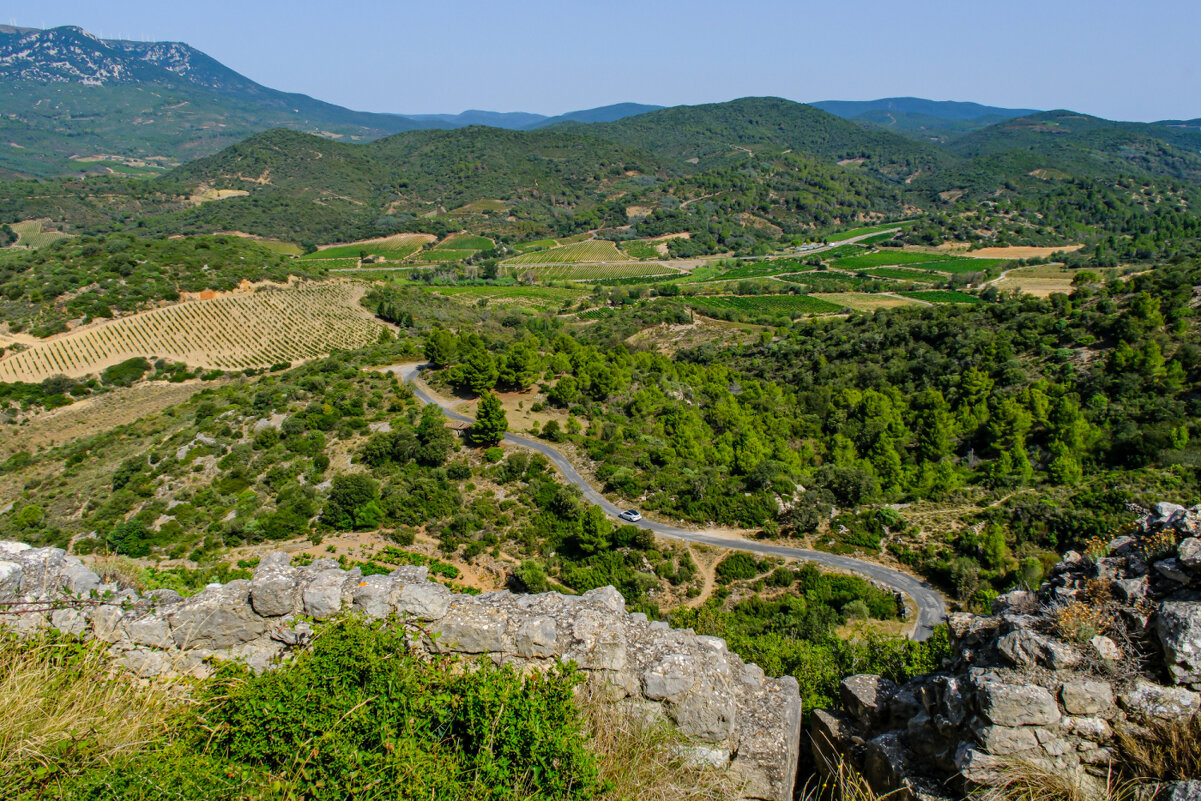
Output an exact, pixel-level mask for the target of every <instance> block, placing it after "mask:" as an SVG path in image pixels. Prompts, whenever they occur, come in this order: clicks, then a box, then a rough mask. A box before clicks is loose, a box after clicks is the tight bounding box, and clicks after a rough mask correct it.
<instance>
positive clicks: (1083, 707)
mask: <svg viewBox="0 0 1201 801" xmlns="http://www.w3.org/2000/svg"><path fill="white" fill-rule="evenodd" d="M1059 699H1060V700H1061V701H1062V702H1063V708H1064V710H1066V711H1067V713H1068V714H1069V715H1096V714H1101V713H1112V712H1113V688H1112V687H1110V686H1109V684H1107V683H1106V682H1103V681H1087V680H1081V681H1069V682H1066V683H1065V684H1064V685H1063V687H1062V688H1061V689H1060V691H1059Z"/></svg>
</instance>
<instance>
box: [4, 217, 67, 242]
mask: <svg viewBox="0 0 1201 801" xmlns="http://www.w3.org/2000/svg"><path fill="white" fill-rule="evenodd" d="M9 227H10V228H12V229H13V233H15V234H16V235H17V241H16V242H15V243H13V244H14V246H16V247H25V248H40V247H44V246H46V245H49V244H50V243H52V242H57V241H58V240H60V239H67V238H68V237H69V236H70V234H64V233H61V232H59V231H49V230H46V227H45V225H44V224H43V222H42V220H26V221H25V222H18V223H13V224H12V225H10V226H9Z"/></svg>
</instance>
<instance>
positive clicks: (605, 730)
mask: <svg viewBox="0 0 1201 801" xmlns="http://www.w3.org/2000/svg"><path fill="white" fill-rule="evenodd" d="M579 702H580V709H581V712H582V713H583V715H584V721H585V727H586V730H587V732H588V734H589V735H590V737H591V749H592V751H593V753H595V754H596V758H597V767H598V769H599V771H600V777H601V781H603V782H605V783H606V785H607V791H606V792H605V793H604V795H603V796H602V797H603V798H605V799H610V800H611V801H627V799H638V801H726V800H727V799H730V798H738V797H739V792H738V790H739V787H738V784H737V782H736V781H735V778H734V776H733V775H732V774H731V773H730V772H729V771H727V770H724V769H719V768H715V767H711V766H705V765H695V764H690V762H689V760H688V759H686V758H685V756H684V755H683V753H682V748H683V747H686V745H687V741H686V740H685V739H684V738H683V737H682V736H681V735H680V734H679V733H678V732H677V731H675V730H674V729H672V728H670V727H669V726H668V725H667V724H666V723H663V722H660V721H653V720H648V719H646V718H644V717H642V716H640V715H638V714H637V713H636V712H634V711H632V710H630V709H628V708H626V707H622V706H619V705H617V704H614V703H610V702H608V701H607V700H606V699H605V698H604V688H602V687H600V686H598V685H596V684H594V683H591V682H590V683H588V684H586V685H584V687H583V688H582V690H581V695H580V698H579Z"/></svg>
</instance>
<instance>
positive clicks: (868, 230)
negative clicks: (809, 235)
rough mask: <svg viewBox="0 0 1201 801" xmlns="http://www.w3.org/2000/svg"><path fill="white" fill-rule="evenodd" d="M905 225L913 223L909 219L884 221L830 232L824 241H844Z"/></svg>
mask: <svg viewBox="0 0 1201 801" xmlns="http://www.w3.org/2000/svg"><path fill="white" fill-rule="evenodd" d="M906 225H913V221H912V220H910V221H908V222H899V223H886V224H884V225H868V226H864V227H862V228H852V229H851V230H849V231H840V232H839V233H837V234H830V235H829V236H827V237H826V241H827V242H845V241H846V240H848V239H853V238H854V237H857V236H863V235H864V234H874V233H877V232H879V231H889V230H892V229H893V228H904V227H905V226H906Z"/></svg>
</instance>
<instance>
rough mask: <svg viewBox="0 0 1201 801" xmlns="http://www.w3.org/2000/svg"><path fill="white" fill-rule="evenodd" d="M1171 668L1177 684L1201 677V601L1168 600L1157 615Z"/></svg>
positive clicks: (1164, 648)
mask: <svg viewBox="0 0 1201 801" xmlns="http://www.w3.org/2000/svg"><path fill="white" fill-rule="evenodd" d="M1155 633H1156V635H1157V636H1158V637H1159V642H1160V644H1161V645H1162V646H1163V651H1164V657H1165V658H1166V660H1167V666H1168V672H1169V673H1170V674H1171V676H1172V679H1173V680H1174V681H1175V682H1176V683H1177V684H1191V683H1194V682H1198V681H1201V601H1165V602H1163V604H1161V605H1160V607H1159V612H1158V614H1156V616H1155Z"/></svg>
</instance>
